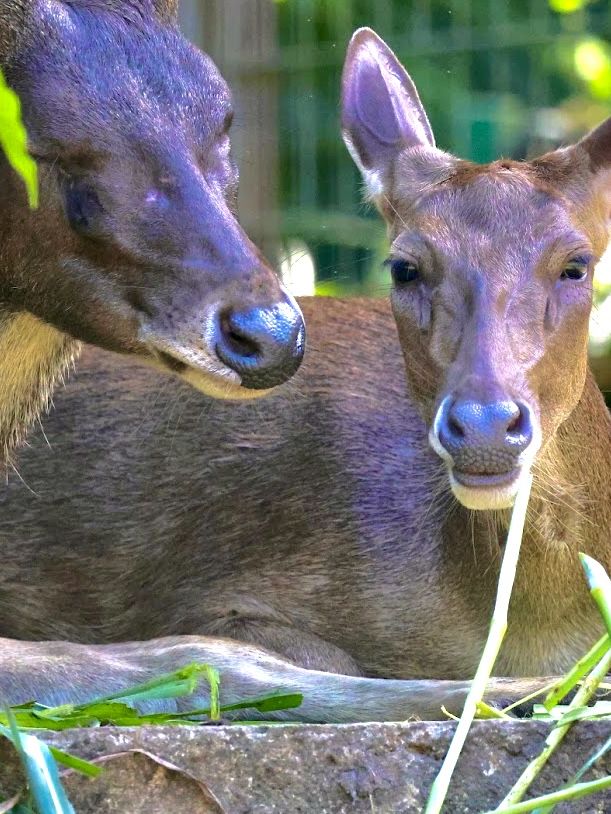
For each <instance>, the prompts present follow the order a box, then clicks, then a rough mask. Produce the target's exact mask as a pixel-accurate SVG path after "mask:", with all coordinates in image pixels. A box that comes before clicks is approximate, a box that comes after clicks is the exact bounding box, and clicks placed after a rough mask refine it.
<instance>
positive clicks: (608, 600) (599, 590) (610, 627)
mask: <svg viewBox="0 0 611 814" xmlns="http://www.w3.org/2000/svg"><path fill="white" fill-rule="evenodd" d="M579 559H580V560H581V564H582V566H583V570H584V572H585V575H586V579H587V580H588V585H589V586H590V593H591V594H592V598H593V599H594V601H595V602H596V605H597V607H598V610H599V611H600V615H601V616H602V618H603V621H604V623H605V625H606V626H607V633H608V634H609V636H611V579H609V575H608V574H607V572H606V571H605V569H604V568H603V567H602V565H601V564H600V563H599V562H598V561H597V560H595V559H594V558H593V557H588V555H587V554H580V555H579Z"/></svg>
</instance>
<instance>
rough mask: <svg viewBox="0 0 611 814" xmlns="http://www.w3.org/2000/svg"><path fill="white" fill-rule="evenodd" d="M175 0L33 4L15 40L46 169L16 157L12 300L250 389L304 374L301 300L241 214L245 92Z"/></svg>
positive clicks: (10, 52) (12, 45) (214, 385)
mask: <svg viewBox="0 0 611 814" xmlns="http://www.w3.org/2000/svg"><path fill="white" fill-rule="evenodd" d="M176 5H177V4H176V2H175V0H125V1H121V2H120V0H22V1H21V2H20V1H19V0H18V1H17V2H14V3H9V4H8V7H5V8H3V9H2V11H1V12H0V28H1V29H2V30H0V52H2V54H3V57H4V60H5V63H4V66H3V68H4V71H5V73H6V76H7V78H8V81H9V83H10V84H11V85H12V87H13V88H14V89H15V90H16V91H17V93H18V94H19V96H20V98H21V101H22V106H23V113H24V119H25V123H26V126H27V130H28V136H29V145H30V148H31V152H32V154H33V155H34V156H35V158H36V159H37V161H38V163H39V168H40V186H41V189H40V197H41V205H40V208H39V209H38V210H37V211H30V210H29V209H28V206H27V203H26V198H25V195H24V192H23V189H22V186H21V183H20V181H19V180H18V178H17V176H16V175H15V174H14V173H13V171H12V170H11V169H10V168H9V166H8V164H7V163H6V162H5V161H4V159H2V158H0V206H1V208H2V213H3V214H2V217H1V218H0V236H1V240H2V249H1V254H0V311H2V312H3V313H4V318H3V319H4V322H5V323H6V321H7V320H8V319H9V318H10V315H11V314H17V313H28V314H31V315H34V316H35V317H37V318H38V319H39V320H40V321H43V322H44V323H46V324H50V325H52V326H54V327H55V328H56V329H59V331H61V332H65V333H66V334H68V335H69V336H71V337H73V338H75V339H79V340H84V341H87V342H91V343H94V344H96V345H100V346H101V347H103V348H107V349H110V350H114V351H118V352H120V353H129V354H136V355H139V356H141V357H142V358H143V359H145V360H148V361H151V362H153V363H154V364H156V365H158V366H159V365H160V366H162V367H164V368H166V369H169V370H170V371H173V372H175V373H178V374H179V375H181V376H182V377H183V378H184V379H186V380H187V381H189V382H190V383H191V384H193V385H195V386H196V387H198V388H199V389H201V390H203V391H204V392H206V393H209V394H211V395H215V396H222V397H231V398H238V399H239V398H251V397H254V396H255V395H258V394H260V393H261V392H264V391H266V390H268V389H269V388H272V387H274V386H275V385H278V384H280V383H281V382H284V381H285V380H287V379H288V378H290V377H291V376H292V374H293V373H294V372H295V370H296V369H297V367H298V366H299V363H300V361H301V358H302V355H303V350H304V326H303V321H302V317H301V314H300V312H299V309H298V307H297V305H296V303H295V302H294V301H293V299H292V298H291V297H290V296H288V294H287V293H286V292H285V291H283V289H282V287H281V286H280V284H279V281H278V279H277V277H276V276H275V274H274V272H273V271H272V269H271V268H270V266H269V265H268V263H267V262H266V261H265V260H264V258H263V257H262V256H261V254H260V253H259V251H258V250H257V248H256V247H255V246H254V245H253V244H252V243H251V242H250V240H249V239H248V237H247V236H246V234H245V233H244V231H243V230H242V228H241V227H240V225H239V224H238V221H237V219H236V215H235V209H236V195H237V183H238V174H237V170H236V167H235V164H234V163H233V161H232V158H231V153H230V142H229V128H230V125H231V119H232V106H231V97H230V93H229V90H228V88H227V85H226V84H225V82H224V81H223V79H222V77H221V76H220V74H219V72H218V71H217V69H216V68H215V66H214V65H213V63H212V62H211V60H210V59H209V58H208V57H206V56H205V55H204V54H202V53H200V52H199V51H198V50H197V49H196V48H194V47H192V46H191V45H190V44H189V43H188V42H187V41H186V40H185V39H184V38H183V37H182V36H181V34H180V33H179V31H178V28H177V26H176V23H175V12H176Z"/></svg>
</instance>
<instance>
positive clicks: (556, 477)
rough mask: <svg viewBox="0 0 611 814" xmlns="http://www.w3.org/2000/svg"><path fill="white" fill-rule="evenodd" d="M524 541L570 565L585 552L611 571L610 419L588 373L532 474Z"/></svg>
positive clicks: (579, 576) (599, 393) (581, 578)
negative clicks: (555, 552) (556, 552)
mask: <svg viewBox="0 0 611 814" xmlns="http://www.w3.org/2000/svg"><path fill="white" fill-rule="evenodd" d="M526 538H527V539H532V540H534V541H535V542H537V543H538V545H537V546H536V547H535V548H536V549H542V548H543V549H545V551H547V552H549V550H550V549H551V548H556V549H558V550H559V552H560V553H562V552H564V553H565V554H566V556H567V560H570V561H571V562H573V559H574V557H575V556H576V554H577V553H578V552H579V551H584V552H586V553H590V554H592V556H594V557H596V558H597V559H599V560H601V562H602V563H603V565H604V566H605V567H606V568H607V569H610V568H611V418H610V416H609V412H608V410H607V407H606V405H605V402H604V399H603V397H602V394H601V392H600V390H599V389H598V387H597V385H596V382H595V381H594V378H593V376H592V375H591V374H590V373H588V376H587V379H586V384H585V387H584V391H583V394H582V397H581V399H580V401H579V404H578V405H577V407H576V408H575V410H573V412H572V413H571V415H570V416H569V418H568V419H567V420H566V421H565V422H564V423H563V424H562V425H561V426H560V427H559V429H558V431H557V432H556V435H555V437H554V438H553V440H552V441H551V442H550V443H549V444H548V446H547V447H546V448H545V450H544V451H543V453H542V454H541V455H540V459H539V461H538V462H537V465H536V467H535V469H534V484H533V496H532V512H531V515H530V516H529V518H528V521H527V527H526ZM577 576H578V578H579V579H580V580H583V577H582V575H581V573H578V574H577Z"/></svg>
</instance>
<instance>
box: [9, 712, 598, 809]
mask: <svg viewBox="0 0 611 814" xmlns="http://www.w3.org/2000/svg"><path fill="white" fill-rule="evenodd" d="M453 728H454V725H453V724H452V723H449V722H448V723H406V724H366V725H364V724H358V725H344V726H310V725H289V726H223V727H200V728H197V727H188V728H187V727H185V728H172V729H171V728H155V727H144V728H141V729H113V728H103V729H97V730H93V729H88V730H87V729H83V730H73V731H68V732H64V733H53V734H48V735H45V739H46V740H47V741H48V742H49V743H52V744H53V745H55V746H57V747H59V748H61V749H64V750H66V751H69V752H72V753H73V754H77V755H79V756H81V757H84V758H88V759H95V760H97V759H100V760H101V761H102V765H103V766H104V768H105V771H104V772H103V774H102V775H101V777H100V778H98V779H97V780H89V779H87V778H85V777H82V776H80V775H76V774H73V773H68V775H66V777H65V785H66V788H67V791H68V793H69V796H70V798H71V800H72V802H73V804H74V807H75V809H76V811H77V814H111V812H112V813H113V814H114V813H115V812H116V813H117V814H118V813H119V812H120V813H121V814H141V813H142V814H144V812H146V814H174V812H176V813H177V814H178V813H179V812H180V814H182V812H188V814H247V813H248V814H250V813H251V812H252V813H253V814H272V812H273V814H298V813H299V814H340V812H350V814H360V812H367V814H391V813H392V814H412V813H413V814H417V813H418V812H421V811H422V810H423V807H424V803H425V801H426V795H427V793H428V790H429V788H430V785H431V783H432V780H433V778H434V777H435V774H436V772H437V770H438V769H439V766H440V764H441V759H442V758H443V756H444V754H445V752H446V749H447V747H448V744H449V741H450V737H451V735H452V732H453ZM548 731H549V727H548V726H547V725H545V724H543V723H541V722H533V721H515V722H511V723H503V722H496V721H494V722H477V723H476V724H475V725H474V727H473V730H472V732H471V735H470V737H469V740H468V743H467V746H466V749H465V752H464V754H463V756H462V758H461V762H460V764H459V767H458V771H457V774H456V776H455V779H454V782H453V784H452V787H451V792H450V796H449V798H448V802H447V805H446V808H445V809H444V811H445V813H446V814H471V812H472V813H473V814H481V812H485V811H488V810H490V809H493V808H494V807H495V806H496V805H498V803H499V802H500V801H501V799H502V798H503V796H504V793H505V792H506V791H507V790H508V788H509V787H510V786H511V784H512V783H513V782H514V781H515V780H516V778H517V777H518V776H519V775H520V773H521V772H522V770H523V768H524V767H525V766H526V764H527V762H528V761H529V760H530V759H531V758H532V757H534V755H535V754H537V753H538V752H539V750H540V749H541V746H542V745H543V741H544V739H545V736H546V734H547V732H548ZM610 735H611V724H609V723H608V722H606V723H603V722H600V723H587V724H580V725H578V726H577V727H575V728H574V729H573V731H572V732H571V733H569V736H568V737H567V739H566V740H565V742H564V744H563V745H562V747H561V748H560V750H559V751H558V753H557V754H556V755H555V756H554V757H553V759H552V762H551V764H550V765H549V766H548V767H547V768H546V770H545V771H544V773H543V775H542V776H541V778H540V779H539V780H538V781H537V783H536V784H535V785H534V787H533V793H538V794H542V793H545V792H548V791H553V790H555V789H557V788H558V787H560V786H561V785H562V783H564V782H565V781H566V780H568V779H569V778H570V777H571V775H572V774H573V773H574V772H575V771H576V770H577V769H578V768H579V767H580V766H581V765H582V764H583V763H584V762H585V761H586V760H587V758H588V757H589V756H590V755H591V754H592V753H593V752H594V751H595V750H596V749H597V748H598V747H599V746H600V745H602V743H604V741H605V740H606V739H607V738H608V737H609V736H610ZM605 774H611V753H607V755H606V756H605V757H604V758H603V759H602V760H600V761H599V762H598V764H597V765H596V767H595V768H594V769H593V770H591V771H590V773H589V775H588V777H587V779H594V778H596V777H602V776H603V775H605ZM20 783H21V779H20V770H19V768H18V764H17V761H16V759H15V756H14V753H13V752H12V749H11V747H10V745H8V744H7V743H2V744H0V787H1V789H2V791H3V792H4V793H5V794H6V795H9V794H11V793H14V792H15V791H16V790H18V789H19V787H20ZM556 810H557V811H558V814H571V812H572V813H573V814H576V813H577V812H579V814H606V812H611V794H605V793H602V794H599V795H595V796H592V797H589V798H584V799H582V800H580V801H577V802H575V803H573V804H570V805H569V804H565V805H563V806H559V807H558V808H557V809H556Z"/></svg>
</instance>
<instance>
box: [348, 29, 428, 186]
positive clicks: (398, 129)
mask: <svg viewBox="0 0 611 814" xmlns="http://www.w3.org/2000/svg"><path fill="white" fill-rule="evenodd" d="M342 134H343V137H344V141H345V142H346V146H347V147H348V150H349V151H350V154H351V155H352V157H353V159H354V161H355V162H356V164H357V166H358V167H359V169H360V170H361V172H362V174H363V177H364V179H365V182H366V183H367V185H368V186H369V187H370V192H371V193H373V194H374V195H375V194H376V189H375V187H376V185H378V186H380V185H383V181H381V180H380V179H381V178H382V177H383V175H384V172H385V171H386V170H387V169H388V166H389V164H390V162H391V161H392V160H393V159H394V157H395V156H396V155H397V154H398V153H399V152H400V151H401V150H403V149H405V148H406V147H410V146H418V145H421V146H425V147H434V146H435V139H434V137H433V131H432V130H431V126H430V124H429V120H428V118H427V115H426V113H425V111H424V108H423V107H422V104H421V102H420V99H419V97H418V91H417V90H416V86H415V85H414V83H413V82H412V80H411V79H410V77H409V75H408V73H407V71H406V70H405V68H404V67H403V66H402V65H401V63H400V62H399V60H398V59H397V58H396V56H395V55H394V54H393V52H392V51H391V50H390V48H389V47H388V46H387V45H386V43H385V42H384V41H383V40H381V39H380V37H378V35H377V34H376V33H375V32H373V31H372V30H371V29H370V28H361V29H359V30H358V31H357V32H356V33H355V34H354V36H353V37H352V40H351V41H350V45H349V46H348V53H347V55H346V62H345V65H344V73H343V77H342ZM380 191H381V189H379V190H377V192H380Z"/></svg>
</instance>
